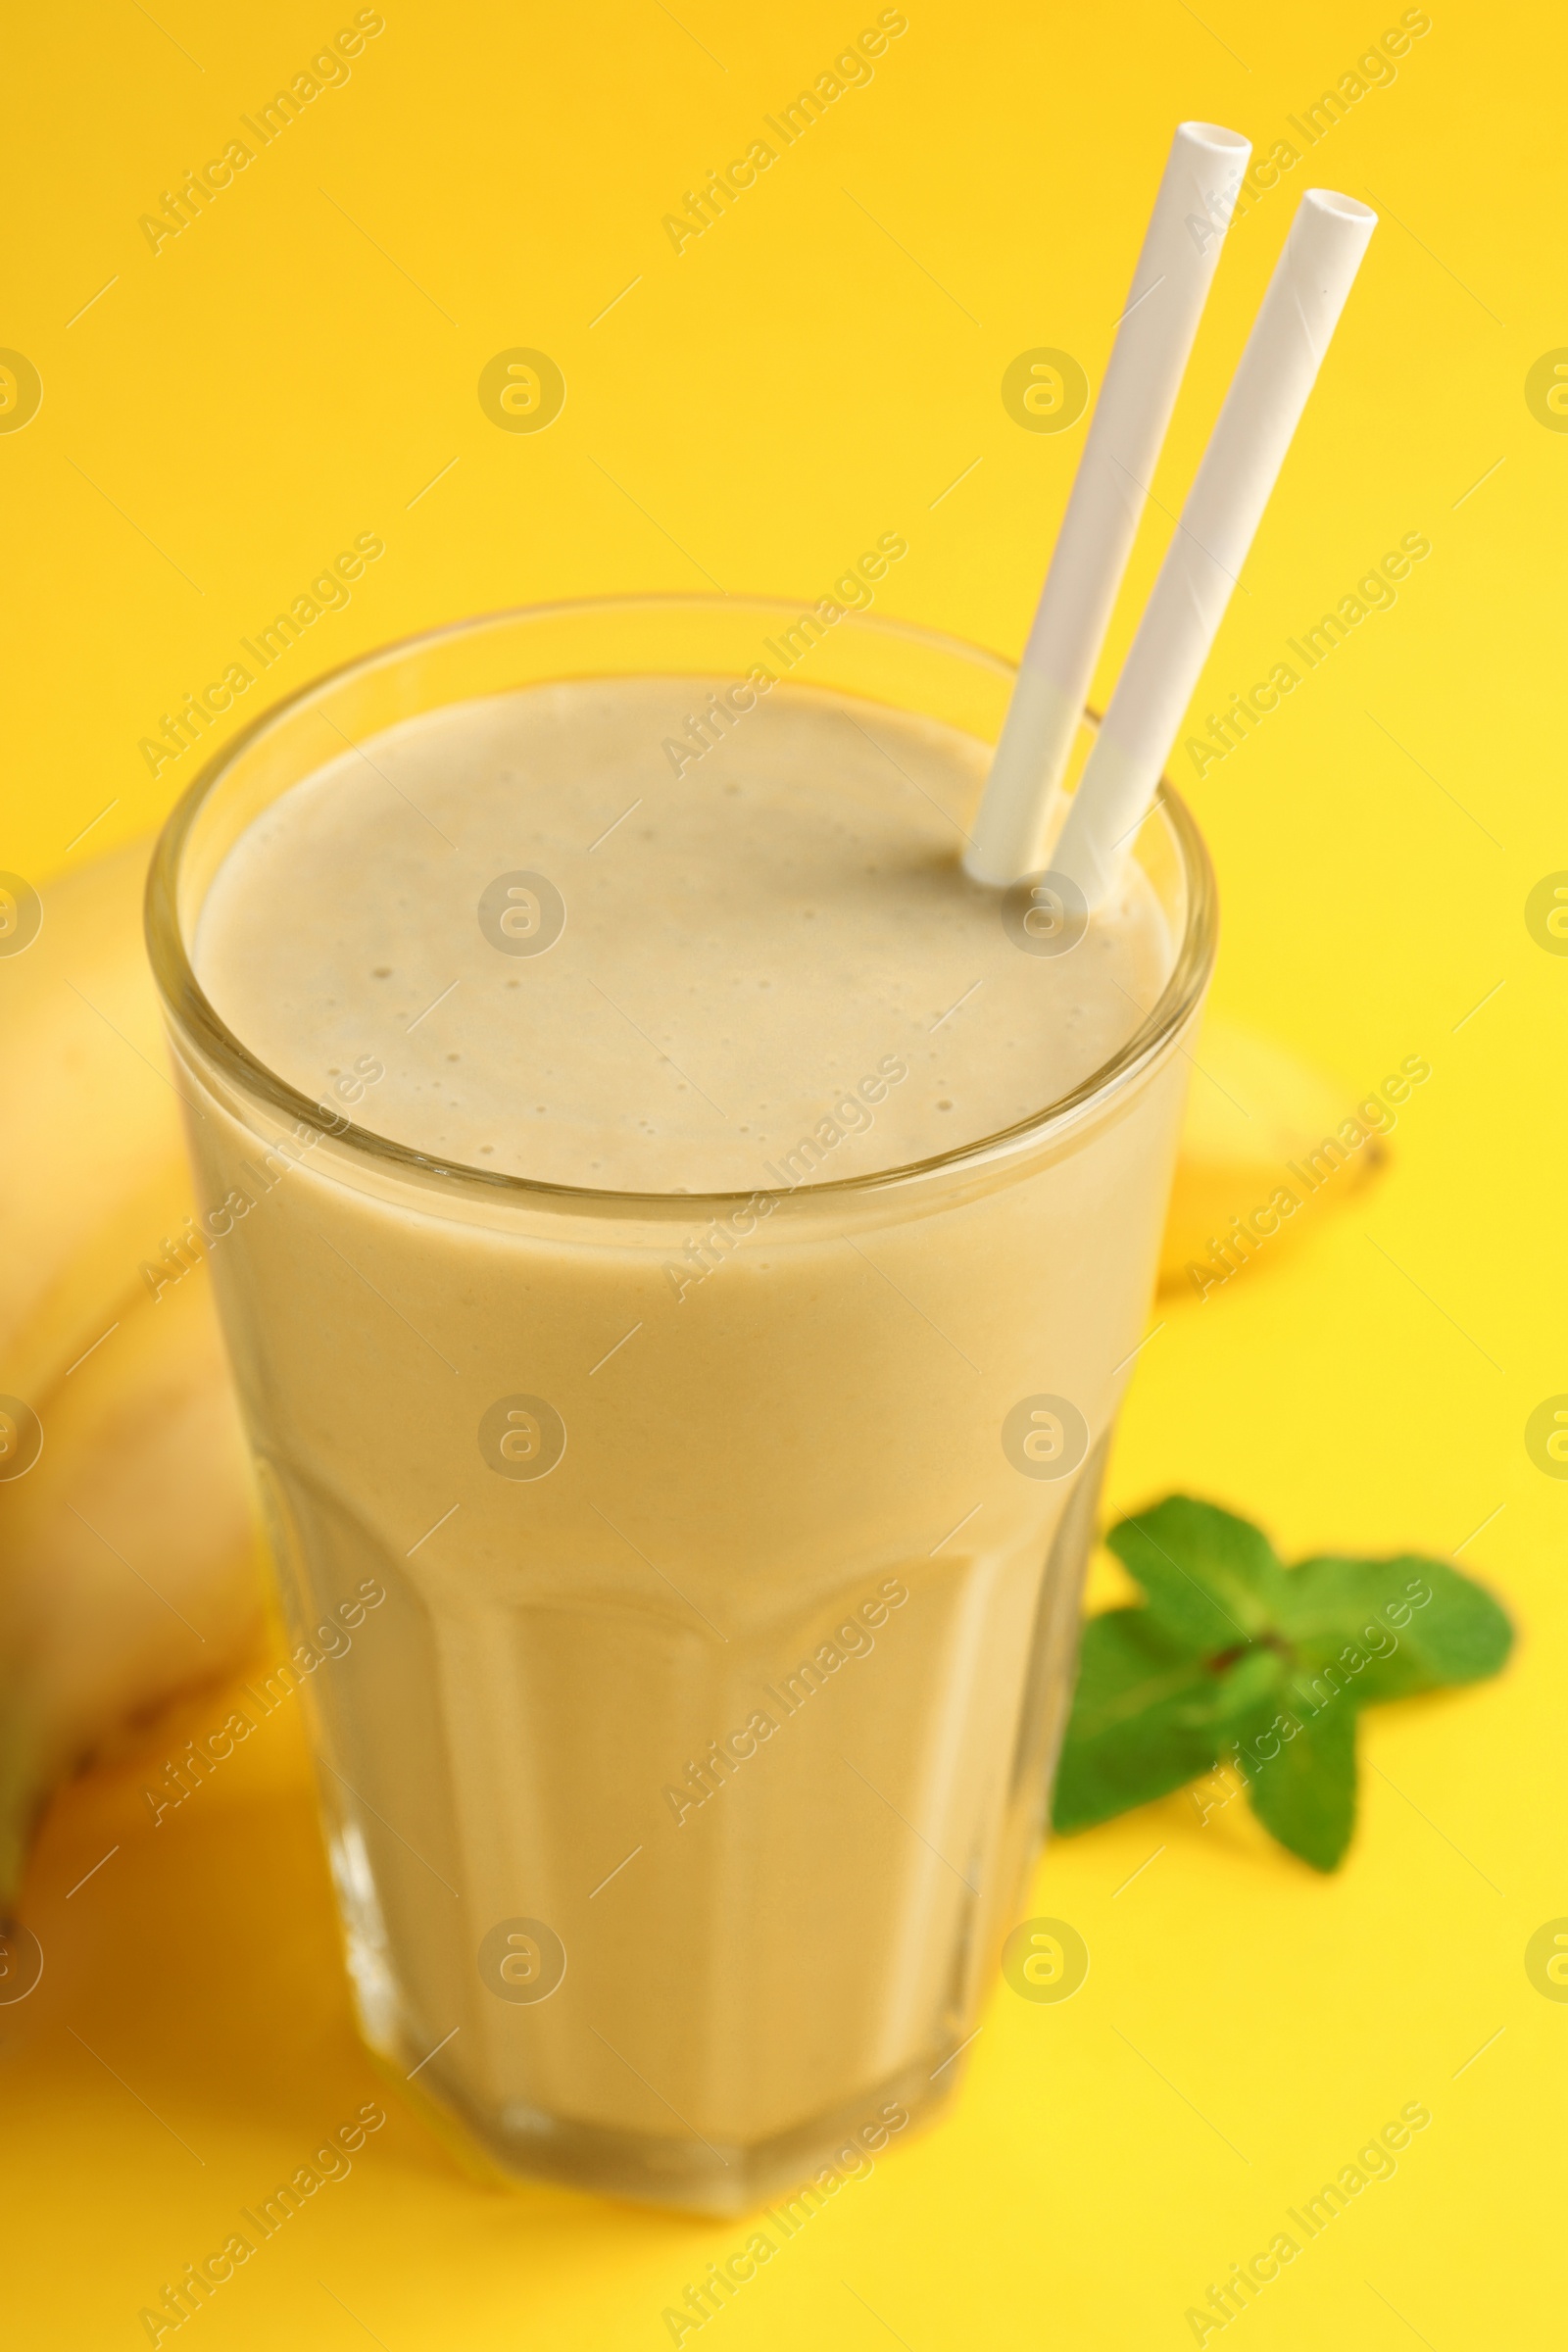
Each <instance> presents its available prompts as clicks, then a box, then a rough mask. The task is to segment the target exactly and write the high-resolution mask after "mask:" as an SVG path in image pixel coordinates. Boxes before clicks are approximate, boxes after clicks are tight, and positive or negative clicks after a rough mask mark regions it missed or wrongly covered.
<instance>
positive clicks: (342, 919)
mask: <svg viewBox="0 0 1568 2352" xmlns="http://www.w3.org/2000/svg"><path fill="white" fill-rule="evenodd" d="M726 684H727V681H725V680H722V679H716V678H715V679H709V678H667V677H646V678H638V677H632V678H617V679H604V680H592V679H591V680H582V681H570V682H564V683H561V684H554V685H545V686H533V687H528V688H524V689H520V690H517V691H515V692H513V693H510V694H503V695H497V696H493V697H489V698H487V699H485V700H482V701H476V702H473V703H470V704H466V705H463V706H458V707H450V706H449V707H448V708H446V709H443V710H441V711H436V712H433V713H431V714H429V715H427V716H424V717H420V718H416V719H411V720H409V721H407V722H406V723H404V724H402V725H399V726H396V727H393V728H390V729H388V730H387V731H386V732H384V733H383V734H380V735H378V736H375V737H372V738H370V739H368V741H367V742H366V743H364V744H363V745H361V746H359V747H358V748H356V749H353V750H346V751H345V752H344V753H343V755H342V756H341V758H339V759H337V760H333V761H332V762H331V763H330V764H329V765H327V766H325V767H323V768H321V769H319V771H318V772H316V773H315V774H313V775H312V776H310V777H309V778H308V779H307V780H306V781H305V782H303V783H301V784H298V785H296V786H295V787H294V788H293V789H292V790H291V791H289V792H287V793H286V794H284V795H283V796H282V797H281V799H279V800H278V801H277V802H275V803H274V804H273V805H272V807H271V808H270V809H268V810H267V811H266V813H265V814H264V815H263V816H261V817H260V818H259V819H258V820H257V821H256V822H255V823H254V824H253V825H252V826H251V827H250V829H249V831H248V832H247V833H245V834H244V835H243V837H242V838H241V840H240V841H239V842H238V844H237V845H236V846H235V848H234V849H233V850H232V851H231V853H230V854H229V856H228V858H227V859H226V861H225V863H224V865H223V867H222V869H221V872H220V873H219V875H218V877H217V879H216V881H215V883H214V885H213V888H212V890H211V892H210V894H209V896H208V899H207V902H206V905H205V907H204V909H203V914H202V919H201V925H200V931H199V935H198V938H197V942H196V956H195V962H196V969H197V972H198V974H199V976H200V979H201V982H202V985H203V987H204V988H205V989H206V991H207V993H208V995H209V997H210V999H211V1000H212V1002H213V1004H214V1005H215V1006H216V1008H217V1010H218V1012H219V1013H220V1015H221V1017H222V1018H223V1019H224V1020H225V1021H226V1022H227V1024H228V1025H229V1027H230V1028H232V1029H233V1030H234V1032H235V1033H236V1035H237V1036H238V1037H239V1038H240V1039H241V1040H242V1041H243V1042H244V1043H245V1045H246V1046H247V1047H249V1048H250V1050H251V1051H252V1052H253V1053H254V1054H257V1055H258V1056H259V1057H260V1059H261V1060H262V1061H264V1062H266V1063H268V1064H269V1065H270V1067H271V1068H273V1069H274V1070H276V1071H277V1072H279V1073H280V1074H281V1075H282V1076H283V1077H285V1078H287V1079H288V1080H290V1081H291V1082H292V1083H293V1084H294V1085H296V1086H297V1087H298V1088H299V1089H300V1090H301V1091H302V1092H303V1093H305V1094H306V1095H308V1096H309V1097H311V1098H312V1099H313V1100H317V1099H321V1098H324V1099H326V1100H328V1101H334V1100H343V1099H344V1096H343V1091H341V1090H342V1089H343V1088H346V1089H347V1091H348V1092H349V1094H350V1095H352V1092H353V1087H354V1076H353V1074H354V1072H355V1068H356V1065H357V1064H358V1065H361V1067H362V1068H363V1067H365V1066H367V1065H368V1066H371V1067H375V1068H379V1069H381V1070H384V1073H385V1075H384V1076H383V1077H380V1078H378V1079H376V1080H375V1081H374V1082H373V1087H372V1089H371V1090H370V1091H369V1092H368V1099H366V1100H364V1101H363V1102H361V1103H358V1104H357V1105H356V1106H355V1108H354V1115H355V1116H357V1117H358V1118H360V1119H361V1120H362V1121H363V1123H364V1124H366V1125H368V1126H369V1127H370V1128H372V1129H373V1130H374V1131H376V1132H377V1133H380V1134H382V1135H385V1136H387V1137H390V1138H391V1139H393V1140H394V1141H396V1142H399V1143H402V1144H405V1145H408V1146H410V1147H412V1148H414V1149H416V1150H417V1151H420V1152H426V1153H428V1154H430V1155H431V1156H432V1157H436V1158H440V1159H443V1160H446V1161H456V1162H461V1163H464V1164H466V1165H471V1166H474V1167H478V1168H482V1169H486V1170H491V1171H497V1170H499V1171H504V1172H506V1173H508V1174H511V1175H517V1176H525V1177H533V1178H536V1179H541V1180H544V1181H547V1182H552V1183H561V1184H571V1185H583V1186H589V1187H593V1188H601V1189H625V1190H632V1191H664V1192H669V1191H687V1192H703V1191H730V1190H733V1191H742V1190H753V1189H759V1188H767V1187H769V1186H771V1185H773V1184H776V1183H778V1182H781V1181H782V1182H784V1183H786V1184H794V1183H800V1182H803V1181H804V1182H812V1181H815V1182H822V1181H827V1180H830V1179H833V1178H837V1177H840V1176H847V1175H863V1174H867V1173H870V1172H872V1171H873V1170H877V1169H884V1168H889V1167H897V1166H902V1165H904V1164H906V1163H907V1162H909V1161H911V1160H918V1159H922V1158H925V1157H927V1156H928V1155H930V1154H933V1153H936V1152H944V1151H947V1150H951V1149H953V1148H954V1147H956V1146H959V1145H964V1144H969V1143H973V1142H976V1141H978V1140H979V1139H980V1138H982V1137H985V1136H987V1135H991V1134H995V1133H997V1132H998V1131H999V1130H1001V1129H1004V1128H1005V1127H1008V1126H1010V1125H1012V1124H1013V1123H1014V1122H1015V1121H1017V1120H1020V1119H1025V1118H1028V1117H1030V1116H1031V1115H1033V1114H1034V1113H1036V1112H1038V1111H1040V1110H1041V1109H1043V1108H1044V1107H1045V1106H1046V1105H1048V1104H1049V1103H1052V1102H1054V1101H1055V1100H1056V1099H1057V1098H1059V1097H1060V1096H1061V1095H1063V1094H1065V1093H1067V1092H1068V1091H1069V1090H1070V1089H1071V1088H1073V1087H1075V1086H1077V1085H1078V1084H1080V1083H1081V1082H1082V1081H1083V1080H1084V1079H1086V1078H1087V1077H1089V1076H1090V1075H1091V1074H1092V1073H1093V1072H1094V1071H1095V1070H1096V1069H1098V1068H1099V1067H1101V1065H1102V1064H1103V1063H1104V1062H1105V1061H1107V1060H1108V1059H1109V1058H1110V1057H1111V1056H1112V1055H1113V1054H1115V1053H1116V1051H1117V1050H1118V1048H1119V1047H1120V1046H1121V1045H1123V1044H1124V1043H1125V1041H1126V1040H1127V1038H1128V1037H1129V1036H1131V1034H1132V1033H1133V1031H1134V1030H1136V1029H1137V1027H1138V1026H1139V1024H1140V1022H1141V1021H1142V1020H1143V1018H1144V1017H1145V1015H1146V1014H1147V1013H1148V1011H1149V1010H1150V1009H1151V1007H1152V1005H1153V1003H1154V1001H1155V999H1156V997H1157V996H1158V994H1159V991H1160V988H1161V986H1162V985H1163V982H1164V979H1165V976H1166V973H1167V971H1168V968H1169V963H1170V957H1171V948H1170V942H1169V938H1168V934H1167V930H1166V927H1165V924H1164V921H1163V918H1162V916H1161V914H1160V911H1159V908H1158V907H1157V905H1156V903H1155V900H1154V897H1153V894H1152V891H1151V889H1150V887H1149V885H1148V883H1147V882H1146V880H1145V879H1144V877H1143V875H1142V873H1141V871H1140V869H1139V868H1138V866H1137V865H1136V863H1135V862H1133V861H1129V862H1128V866H1127V876H1126V883H1125V887H1124V888H1123V890H1122V891H1121V893H1120V894H1119V896H1118V897H1117V898H1116V900H1115V901H1114V902H1113V903H1112V904H1111V905H1109V906H1108V907H1105V908H1104V909H1103V910H1102V911H1101V912H1100V913H1099V914H1098V915H1097V916H1096V917H1095V919H1094V921H1093V923H1092V924H1091V926H1090V929H1089V932H1088V934H1087V936H1086V937H1085V938H1084V939H1083V940H1082V941H1081V942H1080V944H1079V945H1078V946H1077V947H1076V948H1075V949H1074V950H1073V951H1072V952H1071V953H1070V954H1069V955H1066V956H1054V957H1053V956H1035V955H1030V954H1026V953H1023V952H1022V951H1021V950H1020V949H1019V947H1018V946H1017V945H1016V944H1015V943H1014V940H1013V939H1012V938H1010V937H1009V936H1008V934H1007V932H1006V930H1005V927H1004V923H1003V920H1002V913H1001V908H1002V901H1001V898H1000V896H999V895H998V894H997V893H996V892H993V891H990V890H986V889H982V888H980V887H979V886H977V885H975V884H972V883H970V882H968V881H967V880H965V878H964V877H963V875H962V874H961V872H960V870H959V867H958V858H959V855H960V853H961V851H962V849H963V846H964V842H965V839H966V833H965V830H964V828H965V826H966V825H967V823H968V822H969V820H970V812H971V810H972V809H973V807H974V805H975V802H976V800H977V798H978V795H979V791H980V787H981V785H982V783H983V780H984V774H985V767H986V763H987V761H988V760H989V757H990V753H989V749H988V747H987V746H986V745H984V744H983V743H981V742H980V741H979V740H978V739H977V738H975V737H972V736H969V735H965V734H962V733H960V732H958V731H957V730H956V729H954V728H952V727H948V726H944V725H942V724H940V723H938V722H937V721H935V720H932V719H928V718H924V717H920V716H917V715H913V714H910V713H908V712H905V711H896V710H893V709H889V708H887V707H885V706H883V705H880V704H876V703H871V702H867V701H863V700H860V699H858V698H856V697H851V696H841V695H837V694H831V693H825V692H818V691H815V690H812V689H809V688H801V687H794V686H788V685H778V686H775V687H774V688H773V689H772V690H771V691H770V692H769V693H768V694H767V695H766V696H765V697H764V698H762V699H761V700H760V701H759V702H758V703H757V704H756V707H755V708H754V709H752V710H750V711H747V712H745V713H744V714H743V715H741V716H739V717H736V716H735V715H734V713H733V711H731V712H730V716H729V724H728V731H727V732H721V730H720V728H719V726H718V725H717V724H716V723H714V722H713V721H711V720H710V722H709V732H710V733H711V735H712V736H713V737H714V738H715V740H714V741H713V742H712V744H711V748H710V749H709V750H707V751H706V752H704V753H703V754H702V756H701V757H700V758H696V757H693V750H694V744H693V739H692V738H691V737H690V735H689V734H688V722H689V720H690V718H691V716H692V714H694V713H696V714H699V715H701V714H702V713H703V712H704V711H705V709H707V710H711V706H712V698H713V697H714V696H716V695H717V694H718V693H720V692H721V691H723V690H724V688H725V687H726ZM670 744H675V745H677V746H678V747H679V748H678V751H677V752H676V753H674V754H672V753H671V751H670V749H669V748H667V747H668V746H669V745H670ZM677 764H678V765H679V766H680V770H681V772H680V773H679V774H678V775H677V773H676V772H675V768H676V766H677ZM518 872H522V873H528V874H534V875H543V876H544V877H545V878H546V880H547V882H548V883H550V884H551V885H553V886H554V889H555V890H556V891H557V892H559V894H560V898H561V901H562V902H563V904H564V909H565V922H564V929H563V930H562V932H561V934H560V936H559V938H557V939H556V940H555V942H554V944H553V945H552V946H551V947H550V949H549V951H548V953H544V954H538V955H517V954H514V953H509V952H506V951H504V950H503V949H501V948H498V946H497V944H496V938H495V929H494V923H493V921H492V923H491V925H490V927H489V929H488V930H487V929H486V927H485V926H484V925H482V924H481V921H480V919H479V912H478V909H479V907H480V902H481V900H482V899H483V897H484V894H485V892H486V891H487V890H488V889H490V888H491V886H492V885H493V884H494V883H495V882H496V880H497V878H498V877H500V876H504V875H507V874H513V873H518ZM808 1142H810V1143H811V1144H812V1145H813V1146H814V1149H813V1150H811V1151H803V1149H802V1147H803V1146H804V1145H805V1144H807V1143H808Z"/></svg>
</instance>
